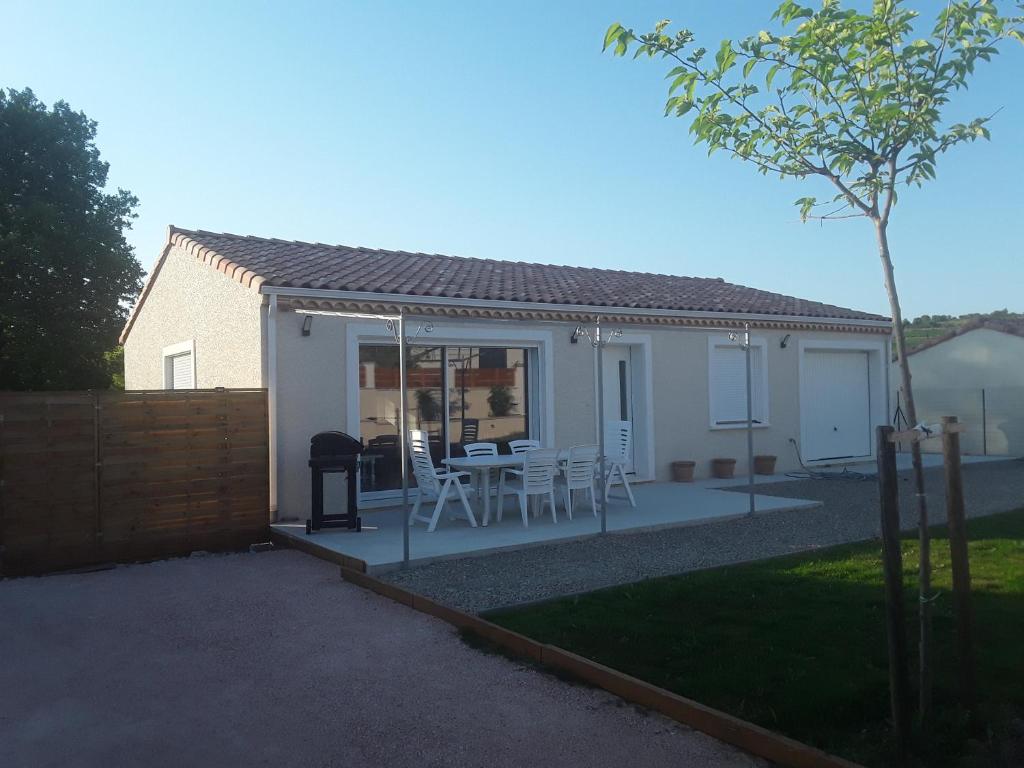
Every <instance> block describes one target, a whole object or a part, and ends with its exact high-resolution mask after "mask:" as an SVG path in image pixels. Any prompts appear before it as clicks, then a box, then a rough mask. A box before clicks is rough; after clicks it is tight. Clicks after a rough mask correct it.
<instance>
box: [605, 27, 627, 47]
mask: <svg viewBox="0 0 1024 768" xmlns="http://www.w3.org/2000/svg"><path fill="white" fill-rule="evenodd" d="M622 31H623V29H622V25H621V24H619V23H618V22H615V23H614V24H612V25H611V26H610V27H608V31H607V32H605V33H604V45H603V46H602V47H601V50H602V51H607V50H608V46H609V45H611V44H612V41H613V40H617V39H618V37H619V34H620V33H621V32H622Z"/></svg>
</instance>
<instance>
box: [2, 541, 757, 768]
mask: <svg viewBox="0 0 1024 768" xmlns="http://www.w3.org/2000/svg"><path fill="white" fill-rule="evenodd" d="M0 617H2V619H0V622H2V623H0V660H2V663H0V692H2V694H0V764H2V765H4V766H5V767H9V768H16V767H18V766H31V767H32V768H38V767H39V766H66V765H74V766H137V765H145V766H183V765H186V766H187V765H215V766H235V765H237V766H254V765H272V766H291V765H295V766H300V765H301V766H331V765H339V766H417V767H422V766H448V765H450V766H487V767H488V768H498V767H500V766H546V765H553V766H554V765H558V766H575V765H581V766H584V765H585V766H621V765H644V766H682V765H694V766H696V765H699V766H755V765H763V763H762V762H760V761H757V760H755V759H754V758H751V757H749V756H747V755H746V754H745V753H741V752H738V751H736V750H734V749H733V748H731V747H728V746H726V745H723V744H721V743H720V742H717V741H715V740H714V739H712V738H710V737H708V736H705V735H703V734H701V733H698V732H696V731H691V730H689V729H687V728H684V727H681V726H679V725H677V724H676V723H673V722H671V721H669V720H666V719H664V718H662V717H660V716H658V715H654V714H651V713H648V712H645V711H641V710H638V709H636V708H634V707H632V706H628V705H626V704H624V703H623V702H622V701H621V700H619V699H617V698H615V697H613V696H610V695H608V694H606V693H604V692H601V691H597V690H594V689H590V688H586V687H581V686H574V685H570V684H568V683H565V682H562V681H560V680H558V679H556V678H554V677H551V676H549V675H546V674H544V673H542V672H539V671H537V670H536V669H534V668H532V667H529V666H524V665H523V664H519V663H516V662H513V661H510V660H508V659H506V658H504V657H500V656H493V655H488V654H485V653H482V652H480V651H477V650H474V649H472V648H470V647H468V646H467V645H465V644H464V643H463V642H462V641H461V640H460V639H459V637H458V636H457V635H456V634H455V632H454V631H453V630H452V629H451V627H449V626H448V625H447V624H444V623H442V622H440V621H438V620H436V619H432V618H430V617H427V616H424V615H423V614H420V613H416V612H414V611H412V610H411V609H408V608H405V607H403V606H400V605H398V604H396V603H393V602H391V601H389V600H386V599H383V598H381V597H378V596H376V595H373V594H371V593H369V592H366V591H364V590H362V589H359V588H357V587H354V586H352V585H350V584H345V583H343V582H341V581H340V579H339V578H338V570H337V568H336V567H335V566H333V565H329V564H327V563H324V562H322V561H319V560H316V559H314V558H311V557H308V556H306V555H303V554H300V553H298V552H293V551H279V552H272V553H265V554H243V555H224V556H207V557H201V558H189V559H182V560H169V561H164V562H159V563H152V564H148V565H134V566H128V567H120V568H116V569H114V570H111V571H106V572H100V573H92V574H78V575H61V576H51V577H46V578H37V579H19V580H8V581H0Z"/></svg>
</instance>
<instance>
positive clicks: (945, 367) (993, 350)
mask: <svg viewBox="0 0 1024 768" xmlns="http://www.w3.org/2000/svg"><path fill="white" fill-rule="evenodd" d="M909 360H910V373H911V375H912V376H913V384H914V387H915V389H916V388H917V387H922V388H926V387H946V388H955V387H978V388H981V387H1024V338H1022V337H1020V336H1014V335H1012V334H1009V333H1002V332H1000V331H993V330H991V329H989V328H976V329H975V330H973V331H968V332H967V333H965V334H963V335H962V336H955V337H953V338H952V339H950V340H949V341H944V342H942V343H941V344H936V345H935V346H934V347H929V348H928V349H923V350H921V351H920V352H915V353H914V354H912V355H910V357H909Z"/></svg>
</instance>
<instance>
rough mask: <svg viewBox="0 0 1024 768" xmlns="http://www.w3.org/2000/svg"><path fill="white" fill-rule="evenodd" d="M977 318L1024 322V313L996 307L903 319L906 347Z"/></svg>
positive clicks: (953, 329) (916, 345)
mask: <svg viewBox="0 0 1024 768" xmlns="http://www.w3.org/2000/svg"><path fill="white" fill-rule="evenodd" d="M978 320H1011V321H1013V320H1015V321H1018V322H1024V313H1021V312H1010V311H1009V310H1006V309H997V310H996V311H995V312H987V313H985V312H975V313H973V314H969V315H960V316H953V315H921V316H920V317H915V318H914V319H913V320H904V321H903V327H904V328H905V329H906V334H907V349H908V350H914V349H917V348H918V347H920V346H921V345H922V344H925V343H927V342H928V341H931V340H932V339H935V338H938V337H939V336H945V335H946V334H948V333H950V332H951V331H955V330H956V329H957V328H959V327H960V326H962V325H965V324H966V323H970V322H972V321H978Z"/></svg>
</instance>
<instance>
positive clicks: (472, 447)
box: [462, 443, 498, 456]
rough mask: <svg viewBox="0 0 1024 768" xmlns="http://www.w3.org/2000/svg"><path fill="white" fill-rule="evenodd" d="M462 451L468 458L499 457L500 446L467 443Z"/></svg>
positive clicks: (495, 444)
mask: <svg viewBox="0 0 1024 768" xmlns="http://www.w3.org/2000/svg"><path fill="white" fill-rule="evenodd" d="M462 450H464V451H465V452H466V455H467V456H497V455H498V444H497V443H466V444H464V445H463V446H462Z"/></svg>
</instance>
